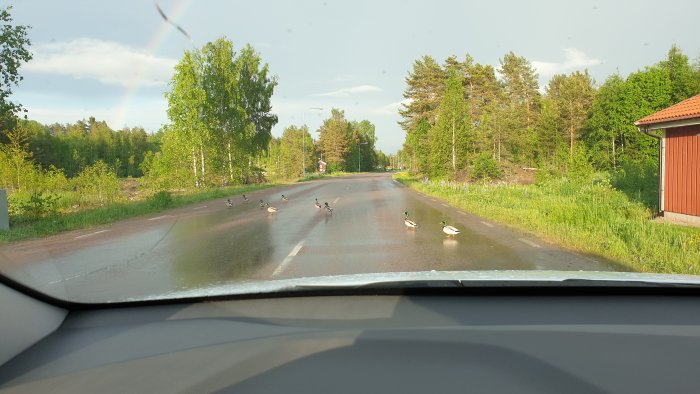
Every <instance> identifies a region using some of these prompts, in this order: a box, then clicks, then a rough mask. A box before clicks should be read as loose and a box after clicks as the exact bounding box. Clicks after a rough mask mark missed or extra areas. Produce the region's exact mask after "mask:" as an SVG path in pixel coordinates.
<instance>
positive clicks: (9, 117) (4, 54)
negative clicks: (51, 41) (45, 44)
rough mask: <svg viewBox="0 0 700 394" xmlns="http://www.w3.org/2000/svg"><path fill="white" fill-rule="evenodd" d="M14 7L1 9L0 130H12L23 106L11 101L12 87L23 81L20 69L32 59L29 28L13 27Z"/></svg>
mask: <svg viewBox="0 0 700 394" xmlns="http://www.w3.org/2000/svg"><path fill="white" fill-rule="evenodd" d="M11 11H12V6H7V7H5V8H4V9H0V21H1V22H2V24H3V25H2V28H0V130H11V129H13V128H14V126H15V120H16V115H17V113H18V112H21V111H22V106H21V105H20V104H18V103H14V102H12V101H10V96H11V95H12V87H13V86H17V84H19V82H20V81H21V80H22V76H21V75H20V74H19V68H20V66H21V65H22V63H26V62H28V61H29V60H31V59H32V54H31V53H30V52H29V49H28V48H29V46H30V45H31V41H30V40H29V36H28V34H27V30H29V26H22V25H18V26H13V25H12V15H11Z"/></svg>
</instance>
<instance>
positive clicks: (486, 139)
mask: <svg viewBox="0 0 700 394" xmlns="http://www.w3.org/2000/svg"><path fill="white" fill-rule="evenodd" d="M406 85H407V87H406V90H405V92H404V98H405V99H406V101H405V104H404V105H403V106H402V108H401V109H400V111H399V112H400V115H401V118H402V119H401V121H400V125H401V127H402V128H403V129H404V130H405V132H406V139H405V142H404V146H403V149H402V150H401V152H400V156H401V157H402V161H403V164H404V165H405V166H407V167H409V168H410V169H411V170H412V171H414V172H418V173H422V174H426V175H430V176H438V177H450V178H471V179H475V178H480V177H484V176H490V177H494V176H498V174H499V172H500V169H508V167H509V166H513V165H518V166H529V167H538V168H549V169H552V168H555V169H558V170H559V171H566V170H567V168H568V167H570V166H572V165H574V164H575V163H579V164H581V163H583V164H586V165H591V166H592V167H593V168H595V169H598V170H615V169H617V168H619V167H621V166H629V165H637V164H640V163H643V162H647V164H648V162H650V161H651V162H653V161H655V160H657V156H658V153H657V151H656V149H657V147H656V141H655V140H653V139H651V138H646V137H645V136H644V135H642V134H641V133H639V132H638V131H637V129H636V127H635V126H634V124H633V122H634V121H635V120H637V119H639V118H641V117H643V116H645V115H648V114H650V113H653V112H655V111H658V110H660V109H662V108H665V107H667V106H669V105H672V104H674V103H676V102H679V101H681V100H684V99H686V98H689V97H691V96H693V95H695V94H698V93H700V64H699V63H697V62H696V63H694V64H691V62H690V61H689V59H688V57H687V56H686V55H684V54H683V52H682V51H681V50H680V49H679V48H678V47H677V46H675V45H674V46H673V47H672V48H671V49H670V50H669V52H668V54H667V57H666V59H664V60H662V61H660V62H659V63H657V64H655V65H653V66H649V67H646V68H644V69H643V70H639V71H637V72H634V73H631V74H630V75H628V76H627V77H623V76H621V75H619V74H614V75H611V76H610V77H608V78H607V79H606V80H605V81H604V82H603V84H602V85H598V84H596V82H595V81H594V79H593V78H592V77H591V75H590V74H589V73H588V71H587V70H583V71H574V72H572V73H570V74H559V75H555V76H553V77H552V78H551V79H550V81H549V83H548V84H547V86H545V88H544V90H543V92H542V91H541V89H540V86H539V83H538V75H537V72H536V70H535V68H534V67H533V66H532V64H531V63H530V62H529V61H528V60H527V59H526V58H524V57H522V56H518V55H516V54H514V53H513V52H509V53H508V54H506V55H505V56H504V57H503V58H502V59H500V66H499V67H498V68H494V67H493V66H490V65H484V64H480V63H477V62H475V60H474V59H473V58H472V57H471V56H469V55H467V56H466V57H465V59H464V60H462V61H459V60H458V59H457V58H456V57H454V56H452V57H449V58H447V59H446V60H445V62H444V63H443V64H439V63H438V62H437V61H436V60H435V59H433V58H431V57H429V56H424V57H422V58H421V59H418V60H416V61H415V62H414V64H413V67H412V70H411V71H410V72H409V73H408V76H407V77H406ZM489 168H490V169H491V170H488V169H489ZM485 169H486V170H485ZM475 170H476V171H475Z"/></svg>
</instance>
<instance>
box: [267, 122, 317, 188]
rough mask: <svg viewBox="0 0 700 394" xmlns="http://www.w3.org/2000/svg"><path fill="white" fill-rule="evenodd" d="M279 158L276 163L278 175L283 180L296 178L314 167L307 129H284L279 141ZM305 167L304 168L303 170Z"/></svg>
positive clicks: (310, 140) (312, 145)
mask: <svg viewBox="0 0 700 394" xmlns="http://www.w3.org/2000/svg"><path fill="white" fill-rule="evenodd" d="M278 154H279V157H277V158H275V159H276V162H277V166H278V167H277V168H278V174H280V175H281V178H283V179H291V178H298V177H300V176H302V174H303V173H304V170H307V171H308V170H310V169H312V168H313V167H314V162H315V160H314V157H315V154H314V142H313V140H312V139H311V134H310V133H309V128H308V127H307V126H306V125H304V126H301V127H297V126H289V127H287V128H286V129H284V132H283V133H282V138H280V140H279V153H278ZM304 165H306V168H304Z"/></svg>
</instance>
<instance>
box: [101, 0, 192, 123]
mask: <svg viewBox="0 0 700 394" xmlns="http://www.w3.org/2000/svg"><path fill="white" fill-rule="evenodd" d="M191 3H192V0H177V2H176V3H175V5H174V6H172V7H168V8H167V9H165V8H164V9H163V11H165V12H166V13H167V15H168V19H169V20H171V21H174V22H176V23H177V21H178V20H179V19H180V17H181V16H182V14H184V13H185V11H186V10H187V7H189V6H190V4H191ZM159 5H160V6H161V8H163V5H162V4H160V3H159ZM153 8H154V9H153V12H154V13H155V12H156V10H155V6H154V7H153ZM158 18H159V19H160V16H159V17H158ZM173 32H175V33H176V34H178V35H179V34H180V32H178V31H177V28H175V27H174V26H173V25H171V24H169V23H167V22H166V21H164V20H162V19H161V24H160V27H159V28H158V30H157V31H156V33H155V34H154V35H153V37H152V38H151V40H150V42H149V43H148V46H147V47H146V53H148V54H155V53H156V52H157V51H158V50H159V49H160V47H161V45H162V44H163V42H165V40H166V39H167V38H168V37H169V36H170V35H171V34H173ZM183 39H184V37H183ZM143 72H144V69H143V68H141V69H139V70H136V78H134V81H133V83H132V84H131V85H130V86H128V87H127V88H126V89H124V94H123V95H122V98H121V100H120V103H119V105H118V106H117V110H116V114H115V116H114V118H113V119H114V122H115V124H114V125H113V126H114V127H117V128H119V129H121V128H122V127H124V126H126V119H127V115H128V114H129V111H130V110H131V108H132V101H133V100H134V97H135V96H136V94H137V93H138V91H139V88H140V87H141V86H142V83H141V82H142V78H143ZM131 126H132V127H133V126H137V125H131ZM152 131H155V130H152Z"/></svg>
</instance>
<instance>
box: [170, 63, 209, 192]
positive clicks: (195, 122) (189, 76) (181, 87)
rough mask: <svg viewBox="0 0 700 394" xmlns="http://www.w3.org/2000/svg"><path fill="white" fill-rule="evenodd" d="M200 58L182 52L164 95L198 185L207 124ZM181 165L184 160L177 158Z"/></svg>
mask: <svg viewBox="0 0 700 394" xmlns="http://www.w3.org/2000/svg"><path fill="white" fill-rule="evenodd" d="M201 63H202V61H201V57H200V56H199V54H198V53H197V52H196V51H185V54H184V56H183V57H182V59H181V60H180V62H179V63H178V64H177V65H176V66H175V73H174V74H173V77H172V79H171V81H170V91H169V92H167V93H166V94H165V97H166V99H167V100H168V118H169V119H170V122H171V125H172V127H170V128H168V130H170V131H171V132H173V133H175V134H174V136H173V137H175V139H176V140H177V142H176V143H178V144H181V145H182V146H185V147H187V148H188V150H191V152H192V156H191V158H192V180H193V183H194V184H195V185H196V186H199V185H200V178H199V175H198V174H197V168H198V164H200V165H201V166H200V168H201V176H203V175H204V142H205V140H206V139H207V138H206V136H207V131H206V130H207V125H206V123H205V120H204V117H203V116H202V115H203V108H204V105H205V102H206V98H207V97H206V92H205V91H204V88H203V87H202V84H201V78H200V74H201V71H200V70H201ZM198 148H199V150H200V156H201V161H200V162H198V157H197V149H198ZM179 159H180V160H179V161H180V163H181V164H184V157H179Z"/></svg>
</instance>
